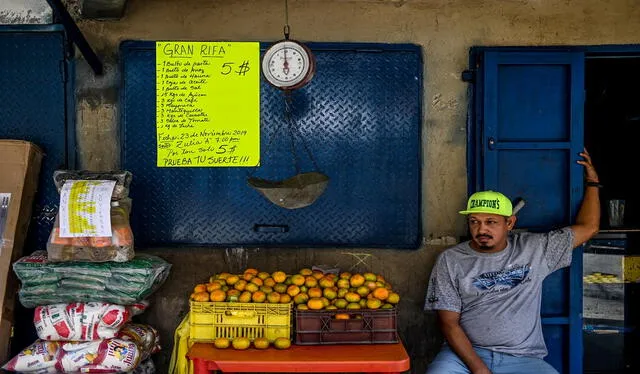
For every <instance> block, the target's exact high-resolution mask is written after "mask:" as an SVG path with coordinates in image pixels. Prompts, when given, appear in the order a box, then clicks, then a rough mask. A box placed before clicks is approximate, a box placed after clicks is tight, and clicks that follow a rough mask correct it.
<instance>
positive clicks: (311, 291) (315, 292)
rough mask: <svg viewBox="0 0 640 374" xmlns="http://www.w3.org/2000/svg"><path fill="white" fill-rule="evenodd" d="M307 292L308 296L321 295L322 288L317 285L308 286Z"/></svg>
mask: <svg viewBox="0 0 640 374" xmlns="http://www.w3.org/2000/svg"><path fill="white" fill-rule="evenodd" d="M307 293H308V294H309V297H322V289H321V288H318V287H313V288H309V290H308V291H307Z"/></svg>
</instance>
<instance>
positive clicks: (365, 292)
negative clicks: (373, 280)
mask: <svg viewBox="0 0 640 374" xmlns="http://www.w3.org/2000/svg"><path fill="white" fill-rule="evenodd" d="M369 292H371V291H370V290H369V288H368V287H367V286H360V287H358V288H357V289H356V293H357V294H358V295H360V296H361V297H365V296H367V295H368V294H369Z"/></svg>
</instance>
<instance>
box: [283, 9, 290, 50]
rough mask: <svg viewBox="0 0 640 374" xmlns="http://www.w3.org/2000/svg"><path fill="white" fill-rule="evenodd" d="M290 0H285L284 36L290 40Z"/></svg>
mask: <svg viewBox="0 0 640 374" xmlns="http://www.w3.org/2000/svg"><path fill="white" fill-rule="evenodd" d="M289 32H290V27H289V2H288V0H284V38H285V40H289Z"/></svg>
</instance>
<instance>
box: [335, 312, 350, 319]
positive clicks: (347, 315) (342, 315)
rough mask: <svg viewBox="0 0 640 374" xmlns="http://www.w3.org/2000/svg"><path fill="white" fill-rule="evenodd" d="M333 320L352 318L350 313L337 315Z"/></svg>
mask: <svg viewBox="0 0 640 374" xmlns="http://www.w3.org/2000/svg"><path fill="white" fill-rule="evenodd" d="M333 318H335V319H350V318H351V316H349V314H348V313H337V314H336V315H334V316H333Z"/></svg>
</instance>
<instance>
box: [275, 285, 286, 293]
mask: <svg viewBox="0 0 640 374" xmlns="http://www.w3.org/2000/svg"><path fill="white" fill-rule="evenodd" d="M272 287H273V290H274V291H276V292H280V293H285V292H287V285H286V284H284V283H276V284H275V285H274V286H272Z"/></svg>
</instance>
